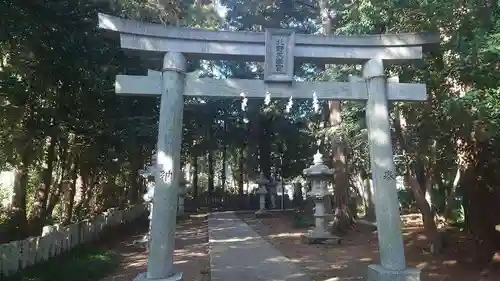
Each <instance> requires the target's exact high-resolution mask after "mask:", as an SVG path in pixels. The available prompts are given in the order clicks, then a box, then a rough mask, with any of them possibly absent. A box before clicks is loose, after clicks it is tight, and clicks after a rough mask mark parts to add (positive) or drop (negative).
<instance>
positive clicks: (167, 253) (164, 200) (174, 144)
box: [134, 52, 186, 281]
mask: <svg viewBox="0 0 500 281" xmlns="http://www.w3.org/2000/svg"><path fill="white" fill-rule="evenodd" d="M185 72H186V60H185V58H184V56H183V55H182V54H181V53H175V52H169V53H166V54H165V56H164V58H163V69H162V75H161V105H160V121H159V128H158V146H157V150H158V152H157V156H156V165H157V169H156V174H155V182H156V186H155V192H154V195H153V204H154V208H153V213H152V216H151V222H150V223H151V234H150V241H149V253H148V269H147V272H145V273H142V274H140V275H139V276H137V277H136V278H135V279H134V281H149V280H155V281H180V280H183V274H182V273H180V272H175V271H174V268H173V254H174V249H175V248H174V244H175V226H176V214H177V197H178V193H179V181H180V176H181V173H180V170H181V169H180V151H181V138H182V111H183V106H184V96H183V95H184V83H185V81H184V80H185Z"/></svg>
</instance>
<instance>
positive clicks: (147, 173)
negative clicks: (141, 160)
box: [139, 154, 156, 243]
mask: <svg viewBox="0 0 500 281" xmlns="http://www.w3.org/2000/svg"><path fill="white" fill-rule="evenodd" d="M151 162H152V163H151V165H149V166H146V167H145V169H141V170H139V175H140V176H141V177H142V178H144V181H145V183H146V184H145V185H146V193H145V194H144V195H143V197H142V198H143V199H144V202H146V203H147V204H148V209H149V215H148V219H149V220H150V221H151V217H152V215H153V195H154V192H155V179H154V176H155V169H156V155H155V154H153V156H152V157H151ZM149 228H150V229H149V230H150V231H151V224H150V226H149ZM150 231H148V232H147V233H146V234H145V235H144V236H143V237H142V239H141V241H140V243H146V242H149V233H150Z"/></svg>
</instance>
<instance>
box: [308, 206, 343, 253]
mask: <svg viewBox="0 0 500 281" xmlns="http://www.w3.org/2000/svg"><path fill="white" fill-rule="evenodd" d="M325 198H326V197H315V198H313V201H314V209H315V212H314V221H315V224H314V228H313V229H311V230H309V231H308V233H307V234H306V235H302V241H303V243H306V244H341V243H342V239H341V238H340V237H338V236H335V235H332V234H331V233H330V232H328V230H327V218H328V217H330V216H331V215H330V214H327V213H325V202H324V200H325Z"/></svg>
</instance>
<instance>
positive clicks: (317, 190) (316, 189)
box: [303, 151, 340, 244]
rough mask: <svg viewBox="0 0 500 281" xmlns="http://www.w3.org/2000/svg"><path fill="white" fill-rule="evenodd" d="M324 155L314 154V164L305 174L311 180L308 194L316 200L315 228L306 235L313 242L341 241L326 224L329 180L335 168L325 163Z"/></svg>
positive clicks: (307, 240) (305, 238) (306, 238)
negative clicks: (326, 200)
mask: <svg viewBox="0 0 500 281" xmlns="http://www.w3.org/2000/svg"><path fill="white" fill-rule="evenodd" d="M322 158H323V155H322V154H321V153H319V151H318V152H317V153H316V154H315V155H314V164H313V165H312V166H310V167H309V168H307V169H304V175H305V176H306V177H307V178H308V179H309V180H310V181H311V191H310V192H309V193H308V194H307V195H308V196H309V197H311V198H312V200H313V202H314V209H315V211H314V219H315V226H314V229H312V230H309V232H308V234H307V235H304V236H303V238H304V240H305V241H306V242H307V243H309V244H311V243H323V242H326V241H335V242H337V243H340V238H339V237H337V236H334V235H332V234H330V232H328V230H327V226H326V223H327V221H326V217H327V216H329V215H328V214H326V212H325V201H324V200H325V195H328V194H329V193H328V187H327V185H328V181H329V180H331V179H332V177H333V173H334V170H333V169H330V168H328V166H326V165H325V164H323V159H322Z"/></svg>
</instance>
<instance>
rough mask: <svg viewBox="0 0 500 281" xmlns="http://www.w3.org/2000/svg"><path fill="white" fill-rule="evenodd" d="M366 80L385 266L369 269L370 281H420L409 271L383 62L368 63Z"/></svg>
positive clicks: (376, 201) (379, 232) (417, 273)
mask: <svg viewBox="0 0 500 281" xmlns="http://www.w3.org/2000/svg"><path fill="white" fill-rule="evenodd" d="M363 78H364V79H365V80H366V85H367V89H368V101H367V105H366V120H367V125H368V141H369V146H370V162H371V168H372V179H373V187H374V199H375V214H376V217H377V230H378V231H377V232H378V240H379V248H380V263H381V264H380V265H370V266H369V267H368V273H367V275H368V276H367V277H368V278H367V280H368V281H389V280H398V281H417V280H420V270H417V269H406V260H405V254H404V245H403V237H402V233H401V218H400V213H399V204H398V194H397V190H396V175H395V174H394V161H393V152H392V143H391V130H390V123H389V110H388V105H387V80H386V78H385V76H384V66H383V62H382V60H381V59H371V60H369V61H368V62H366V64H365V65H364V67H363Z"/></svg>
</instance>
